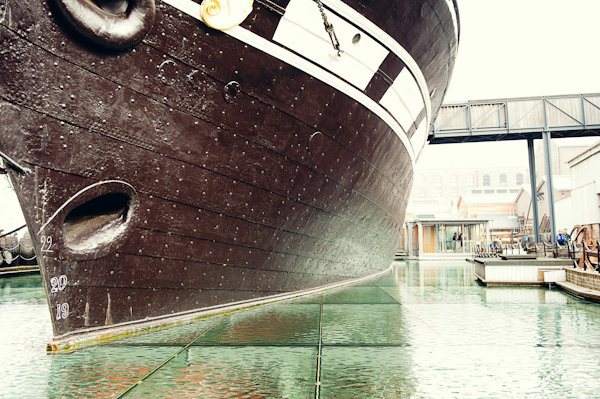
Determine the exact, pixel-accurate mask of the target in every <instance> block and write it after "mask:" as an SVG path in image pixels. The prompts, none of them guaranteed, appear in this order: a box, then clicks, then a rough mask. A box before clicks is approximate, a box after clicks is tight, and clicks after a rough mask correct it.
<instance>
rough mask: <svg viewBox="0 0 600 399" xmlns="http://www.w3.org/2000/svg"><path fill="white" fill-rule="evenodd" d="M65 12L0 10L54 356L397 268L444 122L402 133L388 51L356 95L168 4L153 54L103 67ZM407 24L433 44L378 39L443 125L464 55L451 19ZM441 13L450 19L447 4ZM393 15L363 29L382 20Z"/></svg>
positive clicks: (272, 16)
mask: <svg viewBox="0 0 600 399" xmlns="http://www.w3.org/2000/svg"><path fill="white" fill-rule="evenodd" d="M283 3H284V2H282V4H283ZM309 3H312V2H309ZM394 3H395V2H389V4H387V3H386V4H387V5H388V7H392V8H394V9H395V8H399V7H400V5H397V4H394ZM426 3H428V2H426ZM52 4H53V3H51V5H50V6H49V7H50V8H47V7H48V6H47V5H45V3H42V2H37V1H36V2H23V3H22V4H13V3H12V2H10V3H9V2H8V1H4V2H3V1H0V5H2V9H0V10H2V11H3V13H4V15H5V18H3V19H2V25H1V26H0V29H1V34H0V35H1V36H0V38H1V39H2V44H1V48H2V49H3V50H4V51H3V53H4V54H3V57H4V60H3V62H2V64H1V71H0V74H1V76H2V78H1V79H2V84H1V85H0V95H1V97H2V98H1V103H0V121H1V124H2V127H0V130H1V131H2V134H1V137H2V139H1V140H0V151H1V152H2V154H4V159H5V162H4V163H5V165H7V169H8V173H9V175H10V177H11V179H12V181H13V183H14V185H15V189H16V191H17V194H18V197H19V200H20V203H21V205H22V208H23V211H24V215H25V219H26V221H27V224H28V227H29V229H30V233H31V236H32V237H33V240H34V244H35V247H36V253H37V256H38V261H39V264H40V269H41V271H42V275H43V277H44V283H45V288H46V291H47V294H48V302H49V306H50V311H51V317H52V322H53V328H54V335H55V341H56V342H62V343H63V344H61V345H63V346H65V345H66V346H68V344H65V342H72V341H73V339H74V337H81V336H84V335H86V334H88V335H89V334H90V333H96V334H97V333H98V332H100V333H101V334H104V332H107V331H123V330H124V329H129V330H131V328H132V327H131V326H135V325H141V324H142V323H149V322H152V321H158V322H160V323H163V322H165V321H166V320H169V319H170V320H175V319H176V318H178V317H179V318H182V317H183V318H185V317H187V315H197V314H198V313H197V312H203V311H206V310H207V309H208V310H210V311H211V312H213V311H218V310H219V309H221V310H222V309H229V308H230V307H231V306H233V307H243V306H248V305H249V304H253V303H256V301H258V300H262V299H265V298H266V299H269V298H271V299H276V298H281V297H287V296H288V295H290V294H293V293H297V292H307V291H309V290H312V289H315V288H318V287H326V286H331V285H334V284H339V283H344V282H348V281H355V280H356V279H357V278H363V277H368V276H372V275H375V274H377V273H380V272H381V271H382V270H385V269H387V268H388V267H389V265H390V263H391V261H392V259H393V256H394V252H395V249H396V247H397V241H398V236H399V231H400V228H401V226H402V223H403V219H404V212H405V209H406V201H407V198H408V195H409V191H410V187H411V185H412V174H413V167H414V162H415V159H416V157H417V156H418V151H416V150H415V149H414V148H412V147H411V146H410V145H407V144H410V143H411V141H410V137H411V135H415V134H416V133H417V130H418V126H420V125H421V126H422V125H425V129H427V131H428V124H429V123H431V115H429V114H428V111H427V107H426V106H423V109H422V110H421V111H420V112H418V114H417V115H413V116H414V118H413V119H414V120H413V122H412V124H410V125H408V126H406V127H403V128H402V129H398V128H396V129H394V126H396V125H395V123H396V122H395V119H394V117H393V116H392V118H389V117H381V112H382V111H381V109H383V110H384V111H385V108H384V107H382V106H380V105H378V104H376V105H372V104H371V102H373V101H374V100H377V101H379V100H381V98H382V97H383V96H384V95H385V93H386V89H388V88H389V87H390V86H392V84H393V81H394V80H393V79H392V78H393V77H396V76H399V75H400V74H401V73H402V71H403V70H406V69H407V66H406V65H407V62H406V60H404V61H403V60H401V59H400V58H398V57H397V56H395V55H389V54H388V56H387V57H386V58H385V60H384V61H383V62H382V64H381V65H380V67H379V68H378V72H377V73H376V74H375V75H374V76H373V77H372V78H371V80H370V81H369V84H368V85H367V87H365V88H364V89H357V88H356V87H355V85H354V84H353V83H352V82H351V83H350V84H348V82H346V81H345V79H343V78H340V77H339V76H338V75H337V74H336V73H331V72H330V71H325V72H323V73H322V74H321V72H318V73H311V72H310V70H311V68H313V67H314V62H309V63H307V64H306V65H307V66H304V64H302V63H301V62H300V61H302V62H304V61H303V60H304V59H305V58H306V57H303V56H298V55H297V54H296V52H294V51H291V50H289V49H284V50H285V52H283V53H282V54H288V53H289V54H291V55H290V56H289V57H291V58H290V59H291V61H290V60H286V59H285V57H288V55H285V56H284V55H280V54H279V53H271V54H269V53H268V51H267V50H265V48H267V47H265V48H259V47H260V46H259V47H253V46H251V45H248V41H249V40H250V39H244V38H242V39H240V38H239V37H234V36H235V35H234V34H227V33H224V32H220V31H217V30H214V29H211V28H209V27H207V26H206V25H204V24H203V23H202V22H199V21H198V20H197V19H196V18H193V17H191V16H189V15H186V14H185V13H183V12H182V11H181V10H178V9H177V8H176V7H175V6H174V5H172V4H167V3H157V6H156V15H155V18H154V24H153V26H152V27H151V29H149V32H148V34H147V35H146V36H145V38H144V40H143V41H142V42H140V43H139V44H136V45H135V46H134V47H133V48H129V49H127V50H121V49H119V51H114V50H112V49H110V50H107V49H105V48H100V47H98V45H97V44H95V43H89V41H88V40H87V39H86V38H82V37H81V35H79V34H78V32H77V31H74V30H73V29H71V28H70V27H69V26H68V23H67V22H65V21H64V20H63V18H61V17H60V16H59V15H57V14H59V13H58V12H57V9H56V8H55V7H56V6H52ZM265 4H266V3H265ZM265 4H262V3H255V5H254V10H253V13H252V14H251V15H250V17H249V19H247V20H246V21H244V23H243V24H242V26H241V28H243V31H242V33H243V34H244V35H248V37H250V38H255V37H260V38H267V39H269V40H268V46H271V45H275V46H277V48H280V47H285V46H282V45H281V44H278V43H276V41H275V40H274V39H272V38H273V37H275V36H276V31H277V29H279V26H280V25H281V23H282V22H281V21H282V20H283V19H284V17H282V13H283V14H285V12H286V10H285V7H284V6H283V5H279V6H276V4H275V3H272V4H271V5H270V6H266V5H265ZM312 4H313V6H315V7H316V5H314V3H312ZM347 4H348V5H350V6H352V8H353V9H359V10H360V9H361V7H360V3H359V2H356V3H352V2H347ZM288 7H291V6H288ZM377 7H378V8H379V7H382V6H377ZM403 7H405V8H404V11H405V12H410V13H412V14H410V15H413V14H414V17H413V18H412V19H414V21H413V20H411V19H410V18H409V21H410V23H411V24H412V26H413V29H416V28H421V30H420V34H421V35H423V36H427V40H429V44H427V43H425V42H426V41H427V40H425V42H422V41H423V40H424V39H423V38H419V37H416V36H414V33H410V32H412V30H411V29H409V28H408V27H406V26H403V27H398V26H397V25H398V24H395V25H394V20H393V19H389V21H388V20H386V21H382V22H381V25H382V26H380V29H381V30H382V31H384V32H388V33H389V34H392V35H394V37H395V38H396V40H400V39H404V42H405V43H403V45H404V46H405V47H407V48H408V49H409V50H408V52H409V53H410V54H411V55H412V54H415V55H413V57H414V61H415V62H416V64H417V65H419V69H420V70H419V71H418V72H419V73H422V74H423V77H424V79H425V81H426V83H427V85H428V86H429V87H432V86H434V87H436V90H433V92H434V93H433V94H432V95H431V96H430V97H428V98H427V101H429V102H430V103H431V105H430V108H431V109H432V110H434V111H435V110H436V109H437V108H439V105H440V104H441V100H442V97H443V92H444V91H445V88H446V86H447V84H448V80H449V78H450V76H449V75H450V73H449V71H450V70H451V65H452V63H453V58H454V55H455V47H456V41H457V39H456V38H455V37H454V38H452V39H448V36H447V35H446V36H443V35H441V33H442V32H444V31H445V30H447V29H448V27H451V26H452V25H451V24H452V20H451V18H450V17H448V18H446V19H445V20H443V21H440V20H439V17H436V18H437V24H435V23H434V22H436V20H434V19H433V17H430V18H428V17H427V15H429V14H430V13H432V12H433V10H429V9H426V8H427V7H432V6H427V5H426V4H421V2H414V3H411V4H410V6H409V5H404V6H403ZM436 7H438V8H439V9H440V10H443V11H445V12H447V11H448V10H447V8H448V4H447V2H445V1H440V2H439V4H436ZM384 10H385V7H383V8H381V9H373V8H370V7H365V10H362V15H363V17H364V18H372V19H373V20H377V16H378V15H385V12H384ZM427 10H429V11H430V12H429V13H427V12H426V11H427ZM329 12H330V13H331V14H335V13H334V12H333V11H331V10H329ZM7 15H9V16H10V17H11V18H10V19H9V18H8V17H6V16H7ZM424 15H425V16H426V17H424ZM319 22H321V21H319ZM386 24H387V25H389V26H386ZM426 27H429V29H425V28H426ZM405 31H407V32H408V33H407V32H405ZM446 33H447V32H446ZM411 35H413V36H411ZM253 40H254V39H253ZM261 40H262V39H261ZM282 40H286V39H282ZM417 50H418V51H417ZM411 51H412V52H411ZM297 59H298V60H300V61H298V64H296V63H295V62H296V61H295V60H297ZM311 64H312V65H311ZM317 67H318V65H317ZM317 69H318V68H317ZM307 71H308V72H307ZM414 73H415V72H414V71H413V74H414ZM323 76H333V78H332V79H333V81H334V83H331V82H330V81H328V79H329V78H327V79H325V78H323ZM417 80H418V79H417ZM427 94H428V95H429V94H430V93H427ZM357 98H358V99H359V100H360V101H357ZM427 101H426V102H427ZM380 102H381V101H380ZM374 110H375V111H376V112H375V113H374ZM377 112H379V113H380V114H379V115H378V114H377ZM386 118H388V119H389V120H391V121H392V122H390V121H389V120H387V119H386ZM396 119H399V118H396ZM399 130H401V131H400V132H399ZM419 150H420V148H419ZM120 327H123V328H120ZM78 339H79V338H78ZM61 345H58V344H57V345H54V348H59V347H61Z"/></svg>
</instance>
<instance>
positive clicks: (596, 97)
mask: <svg viewBox="0 0 600 399" xmlns="http://www.w3.org/2000/svg"><path fill="white" fill-rule="evenodd" d="M590 129H600V94H579V95H569V96H551V97H529V98H514V99H503V100H489V101H469V102H466V103H458V104H445V105H442V108H441V109H440V112H439V114H438V117H437V119H436V121H435V123H434V128H433V138H437V139H443V138H444V137H460V136H485V135H508V134H517V135H518V134H527V133H537V132H542V131H549V132H553V133H561V132H562V133H563V134H565V135H567V136H568V135H569V133H571V134H572V135H575V134H576V133H577V132H581V131H587V130H590Z"/></svg>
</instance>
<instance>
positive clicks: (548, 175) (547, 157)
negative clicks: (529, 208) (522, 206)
mask: <svg viewBox="0 0 600 399" xmlns="http://www.w3.org/2000/svg"><path fill="white" fill-rule="evenodd" d="M542 137H543V138H544V162H545V163H546V183H547V184H548V208H549V210H548V212H549V213H550V215H548V216H549V217H550V231H551V234H552V239H551V242H552V243H553V244H554V243H555V242H556V223H555V221H554V186H553V185H552V157H551V153H550V150H551V148H552V147H550V132H548V131H545V132H542Z"/></svg>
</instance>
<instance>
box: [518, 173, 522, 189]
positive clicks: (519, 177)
mask: <svg viewBox="0 0 600 399" xmlns="http://www.w3.org/2000/svg"><path fill="white" fill-rule="evenodd" d="M521 184H523V173H517V186H519V185H521Z"/></svg>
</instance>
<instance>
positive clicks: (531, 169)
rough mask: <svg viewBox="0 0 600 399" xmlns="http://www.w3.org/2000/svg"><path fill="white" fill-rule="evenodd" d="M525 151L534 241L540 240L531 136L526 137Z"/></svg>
mask: <svg viewBox="0 0 600 399" xmlns="http://www.w3.org/2000/svg"><path fill="white" fill-rule="evenodd" d="M527 153H528V154H529V184H530V185H531V210H532V211H533V231H534V235H533V236H534V238H535V242H540V219H539V217H538V206H537V191H536V189H537V182H536V181H535V151H534V149H533V138H532V137H527Z"/></svg>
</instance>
